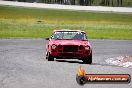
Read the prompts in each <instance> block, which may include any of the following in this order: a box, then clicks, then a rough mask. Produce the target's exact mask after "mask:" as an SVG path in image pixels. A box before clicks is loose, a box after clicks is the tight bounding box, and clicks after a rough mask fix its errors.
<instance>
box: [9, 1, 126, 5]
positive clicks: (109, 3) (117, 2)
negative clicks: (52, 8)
mask: <svg viewBox="0 0 132 88" xmlns="http://www.w3.org/2000/svg"><path fill="white" fill-rule="evenodd" d="M8 1H19V2H37V3H49V4H50V3H51V4H54V3H56V4H68V5H83V6H91V5H101V6H122V5H123V1H124V0H8ZM96 3H98V4H96ZM115 3H116V4H115Z"/></svg>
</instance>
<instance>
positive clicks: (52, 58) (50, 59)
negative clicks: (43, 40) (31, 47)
mask: <svg viewBox="0 0 132 88" xmlns="http://www.w3.org/2000/svg"><path fill="white" fill-rule="evenodd" d="M46 59H47V60H48V61H54V57H52V56H51V55H50V52H47V53H46Z"/></svg>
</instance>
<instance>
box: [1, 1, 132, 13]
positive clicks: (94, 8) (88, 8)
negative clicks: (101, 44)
mask: <svg viewBox="0 0 132 88" xmlns="http://www.w3.org/2000/svg"><path fill="white" fill-rule="evenodd" d="M0 5H12V6H23V7H36V8H49V9H63V10H64V9H65V10H80V11H107V12H125V13H132V8H131V7H104V6H77V5H58V4H44V3H27V2H16V1H1V0H0Z"/></svg>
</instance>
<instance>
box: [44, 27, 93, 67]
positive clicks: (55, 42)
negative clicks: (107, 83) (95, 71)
mask: <svg viewBox="0 0 132 88" xmlns="http://www.w3.org/2000/svg"><path fill="white" fill-rule="evenodd" d="M46 40H48V43H47V45H46V49H47V52H46V59H47V60H48V61H54V58H56V59H79V60H82V61H83V62H84V63H87V64H91V63H92V48H91V44H90V43H89V41H88V39H87V36H86V33H85V32H84V31H80V30H67V29H66V30H54V31H53V33H52V35H51V37H50V38H46Z"/></svg>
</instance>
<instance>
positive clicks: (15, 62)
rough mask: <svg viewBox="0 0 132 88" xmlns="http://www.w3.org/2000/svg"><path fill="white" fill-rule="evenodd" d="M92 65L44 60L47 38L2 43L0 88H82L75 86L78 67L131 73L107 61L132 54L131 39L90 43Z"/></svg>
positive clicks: (131, 87) (90, 87)
mask: <svg viewBox="0 0 132 88" xmlns="http://www.w3.org/2000/svg"><path fill="white" fill-rule="evenodd" d="M90 41H91V43H92V46H93V64H92V65H87V64H83V63H82V61H78V60H57V61H53V62H48V61H46V59H45V53H46V52H45V44H46V41H45V40H44V39H1V40H0V88H80V87H81V86H80V85H78V84H77V83H76V80H75V79H76V78H75V77H76V73H77V67H78V66H79V65H82V67H83V68H84V69H86V72H87V73H89V74H92V73H94V74H102V73H103V74H107V73H108V74H110V73H111V74H130V75H132V69H131V68H124V67H119V66H113V65H108V64H107V63H106V62H105V60H106V59H108V58H111V57H116V56H120V55H132V41H131V40H130V41H129V40H90ZM83 88H132V82H131V83H129V84H86V85H84V86H83Z"/></svg>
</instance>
